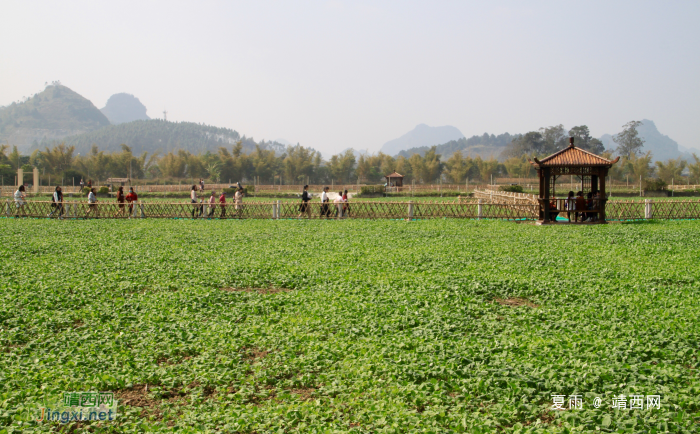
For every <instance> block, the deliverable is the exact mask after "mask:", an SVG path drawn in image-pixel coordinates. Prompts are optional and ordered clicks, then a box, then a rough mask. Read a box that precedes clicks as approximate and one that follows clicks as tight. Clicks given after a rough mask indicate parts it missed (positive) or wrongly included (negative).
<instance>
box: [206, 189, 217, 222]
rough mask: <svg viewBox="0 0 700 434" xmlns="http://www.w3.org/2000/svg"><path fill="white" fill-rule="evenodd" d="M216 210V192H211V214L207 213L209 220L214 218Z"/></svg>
mask: <svg viewBox="0 0 700 434" xmlns="http://www.w3.org/2000/svg"><path fill="white" fill-rule="evenodd" d="M215 210H216V192H215V191H214V190H212V191H211V196H209V212H208V213H207V218H212V217H214V211H215Z"/></svg>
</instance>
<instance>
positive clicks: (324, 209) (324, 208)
mask: <svg viewBox="0 0 700 434" xmlns="http://www.w3.org/2000/svg"><path fill="white" fill-rule="evenodd" d="M329 201H330V199H328V187H323V192H322V193H321V217H326V218H328V216H330V214H331V210H330V209H329V208H328V202H329Z"/></svg>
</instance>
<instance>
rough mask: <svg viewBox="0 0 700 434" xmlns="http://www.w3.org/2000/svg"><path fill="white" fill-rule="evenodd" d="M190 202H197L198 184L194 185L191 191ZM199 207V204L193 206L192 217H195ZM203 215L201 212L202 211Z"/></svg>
mask: <svg viewBox="0 0 700 434" xmlns="http://www.w3.org/2000/svg"><path fill="white" fill-rule="evenodd" d="M190 202H191V203H193V204H196V203H197V186H196V185H193V186H192V190H191V191H190ZM197 210H198V207H197V206H194V205H193V206H192V218H195V217H197V216H195V214H196V213H197ZM200 215H201V213H200Z"/></svg>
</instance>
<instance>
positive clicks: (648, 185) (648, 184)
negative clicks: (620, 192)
mask: <svg viewBox="0 0 700 434" xmlns="http://www.w3.org/2000/svg"><path fill="white" fill-rule="evenodd" d="M642 185H643V188H644V190H645V191H662V190H666V187H668V184H666V181H664V180H663V179H661V178H646V179H644V183H643V184H642Z"/></svg>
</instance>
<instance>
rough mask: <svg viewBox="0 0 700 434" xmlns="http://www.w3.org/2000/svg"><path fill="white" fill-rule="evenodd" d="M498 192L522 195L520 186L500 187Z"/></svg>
mask: <svg viewBox="0 0 700 434" xmlns="http://www.w3.org/2000/svg"><path fill="white" fill-rule="evenodd" d="M499 190H501V191H510V192H512V193H522V192H523V191H524V190H523V186H522V185H502V186H500V187H499Z"/></svg>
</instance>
